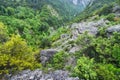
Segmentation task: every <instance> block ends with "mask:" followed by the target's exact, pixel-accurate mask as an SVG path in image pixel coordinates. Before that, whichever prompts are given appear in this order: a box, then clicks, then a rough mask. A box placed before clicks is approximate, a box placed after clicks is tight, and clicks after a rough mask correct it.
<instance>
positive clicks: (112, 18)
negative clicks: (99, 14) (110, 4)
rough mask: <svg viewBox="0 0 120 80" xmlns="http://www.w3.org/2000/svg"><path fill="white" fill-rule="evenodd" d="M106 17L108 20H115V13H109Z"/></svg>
mask: <svg viewBox="0 0 120 80" xmlns="http://www.w3.org/2000/svg"><path fill="white" fill-rule="evenodd" d="M106 19H107V20H109V21H114V20H115V15H114V14H113V13H111V14H109V15H107V17H106Z"/></svg>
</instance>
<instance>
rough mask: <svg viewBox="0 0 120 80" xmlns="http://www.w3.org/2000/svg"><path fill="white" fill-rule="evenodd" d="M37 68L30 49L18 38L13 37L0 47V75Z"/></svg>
mask: <svg viewBox="0 0 120 80" xmlns="http://www.w3.org/2000/svg"><path fill="white" fill-rule="evenodd" d="M35 67H39V65H38V64H37V63H36V61H35V58H34V56H33V51H32V48H30V47H28V46H27V43H26V42H25V41H24V40H23V39H22V38H21V37H20V36H19V35H13V36H12V37H11V38H10V40H9V41H7V42H6V43H4V44H3V45H2V46H0V74H4V73H7V72H14V71H16V70H24V69H34V68H35Z"/></svg>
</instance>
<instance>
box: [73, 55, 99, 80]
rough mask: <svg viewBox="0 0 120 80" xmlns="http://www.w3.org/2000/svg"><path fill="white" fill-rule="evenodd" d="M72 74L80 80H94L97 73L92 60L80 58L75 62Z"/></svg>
mask: <svg viewBox="0 0 120 80" xmlns="http://www.w3.org/2000/svg"><path fill="white" fill-rule="evenodd" d="M74 73H75V75H76V76H78V77H79V78H80V79H81V78H82V79H85V80H95V79H96V77H97V73H96V72H95V65H94V59H89V58H87V57H80V59H78V61H77V65H76V67H75V68H74Z"/></svg>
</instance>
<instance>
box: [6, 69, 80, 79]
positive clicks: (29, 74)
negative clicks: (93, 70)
mask: <svg viewBox="0 0 120 80" xmlns="http://www.w3.org/2000/svg"><path fill="white" fill-rule="evenodd" d="M24 75H26V76H24ZM37 75H41V76H39V77H38V76H37ZM7 80H79V78H78V77H69V72H68V71H63V70H56V71H53V72H48V73H47V74H46V73H43V72H42V71H41V70H39V69H36V70H34V71H28V70H25V71H22V72H19V73H18V74H16V75H12V76H11V77H8V78H7Z"/></svg>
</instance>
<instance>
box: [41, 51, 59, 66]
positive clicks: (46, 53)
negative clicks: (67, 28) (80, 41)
mask: <svg viewBox="0 0 120 80" xmlns="http://www.w3.org/2000/svg"><path fill="white" fill-rule="evenodd" d="M57 52H58V51H57V50H55V49H46V50H42V51H41V52H40V61H41V63H42V64H43V65H45V64H46V62H48V61H49V60H50V59H51V58H52V57H53V55H54V54H56V53H57Z"/></svg>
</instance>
